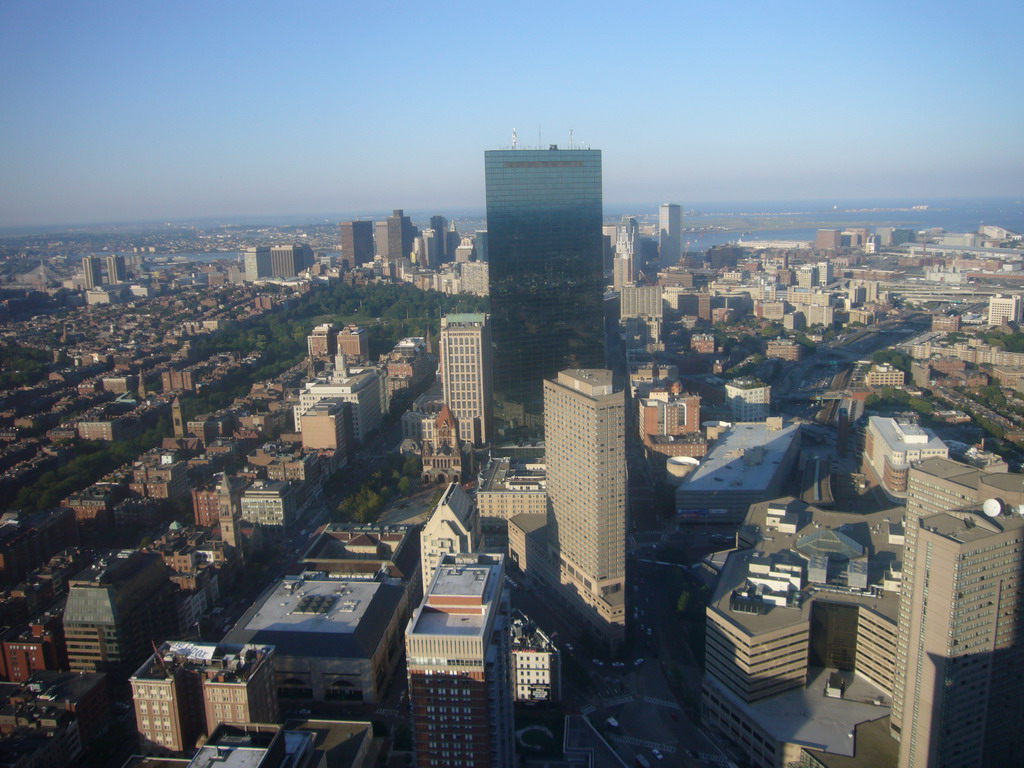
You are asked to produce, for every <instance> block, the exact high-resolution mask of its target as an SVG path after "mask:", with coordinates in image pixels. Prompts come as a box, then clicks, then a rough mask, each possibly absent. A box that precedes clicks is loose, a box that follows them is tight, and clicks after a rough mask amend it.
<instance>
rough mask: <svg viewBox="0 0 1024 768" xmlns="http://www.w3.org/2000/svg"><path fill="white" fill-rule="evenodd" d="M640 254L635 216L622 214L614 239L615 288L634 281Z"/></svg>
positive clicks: (638, 229) (619, 288) (638, 226)
mask: <svg viewBox="0 0 1024 768" xmlns="http://www.w3.org/2000/svg"><path fill="white" fill-rule="evenodd" d="M639 256H640V225H639V224H637V221H636V217H635V216H623V217H622V224H620V225H619V231H618V237H617V239H616V241H615V274H614V280H615V290H621V289H622V287H623V286H625V285H632V284H633V283H634V282H636V261H637V258H639Z"/></svg>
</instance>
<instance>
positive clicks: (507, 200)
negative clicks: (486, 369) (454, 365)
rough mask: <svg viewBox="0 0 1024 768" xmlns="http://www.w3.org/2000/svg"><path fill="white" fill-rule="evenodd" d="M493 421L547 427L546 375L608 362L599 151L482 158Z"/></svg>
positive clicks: (509, 152) (529, 429) (501, 154)
mask: <svg viewBox="0 0 1024 768" xmlns="http://www.w3.org/2000/svg"><path fill="white" fill-rule="evenodd" d="M484 165H485V172H486V181H487V232H488V251H489V261H490V299H491V328H492V330H491V338H492V340H493V343H494V393H495V418H496V420H497V422H498V425H499V428H502V429H505V430H507V429H508V428H509V427H513V428H516V427H524V428H525V430H526V431H527V432H532V433H539V429H540V427H541V424H542V414H543V410H544V397H543V382H544V379H553V378H555V377H556V376H557V375H558V372H559V371H562V370H565V369H568V368H603V367H604V325H603V323H604V320H603V314H602V297H603V295H604V275H603V273H602V264H601V259H602V253H603V243H602V233H601V217H602V208H601V152H600V150H593V149H548V150H530V149H519V150H493V151H489V152H486V153H485V155H484Z"/></svg>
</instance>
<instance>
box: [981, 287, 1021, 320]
mask: <svg viewBox="0 0 1024 768" xmlns="http://www.w3.org/2000/svg"><path fill="white" fill-rule="evenodd" d="M1022 313H1024V298H1021V296H1020V295H1019V294H1016V295H1013V296H1003V295H1002V294H1000V295H999V296H992V297H991V298H989V300H988V324H989V325H990V326H998V325H1003V324H1004V323H1019V322H1020V321H1021V317H1022Z"/></svg>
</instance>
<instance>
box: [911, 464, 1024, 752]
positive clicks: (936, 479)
mask: <svg viewBox="0 0 1024 768" xmlns="http://www.w3.org/2000/svg"><path fill="white" fill-rule="evenodd" d="M1021 480H1022V477H1021V475H1018V474H1010V473H1007V472H992V471H986V470H983V469H977V468H975V467H971V466H968V465H966V464H961V463H959V462H956V461H952V460H950V459H945V458H931V459H926V460H924V461H921V462H918V463H916V464H914V465H913V466H912V467H911V468H910V471H909V473H908V479H907V511H906V516H905V518H904V538H905V542H906V544H905V546H904V554H903V568H902V575H903V588H902V589H901V591H900V606H899V635H898V642H897V646H896V664H895V673H894V682H895V685H894V689H893V706H892V732H893V735H894V736H896V737H897V738H898V739H899V740H900V762H899V765H900V767H901V768H915V767H916V766H931V765H944V766H945V765H948V766H987V765H1017V764H1020V763H1021V762H1022V757H1024V739H1022V736H1021V735H1022V733H1024V709H1022V708H1021V707H1020V706H1019V704H1017V699H1016V697H1017V695H1018V693H1017V690H1016V688H1015V686H1019V680H1018V677H1017V675H1018V671H1017V670H1019V669H1020V668H1021V667H1022V666H1024V638H1022V637H1021V632H1022V630H1024V627H1022V620H1021V617H1020V613H1019V611H1018V610H1016V609H1010V608H1009V607H1008V606H1009V605H1010V604H1011V603H1014V604H1019V602H1020V600H1021V586H1022V582H1021V576H1022V575H1024V573H1022V572H1024V553H1022V549H1021V542H1022V541H1024V519H1022V518H1021V516H1020V515H1019V514H1017V512H1018V511H1019V509H1020V508H1021V505H1024V484H1022V482H1021ZM989 500H992V502H991V503H990V504H989V505H988V512H989V513H992V516H991V517H990V516H989V515H988V514H979V510H982V509H983V508H984V506H985V505H986V502H988V501H989ZM939 755H941V756H942V760H941V761H939Z"/></svg>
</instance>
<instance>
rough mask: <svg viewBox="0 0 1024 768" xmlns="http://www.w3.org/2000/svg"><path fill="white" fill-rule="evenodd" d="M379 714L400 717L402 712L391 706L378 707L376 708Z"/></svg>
mask: <svg viewBox="0 0 1024 768" xmlns="http://www.w3.org/2000/svg"><path fill="white" fill-rule="evenodd" d="M376 712H377V714H378V715H384V716H385V717H398V716H399V715H400V714H401V712H399V711H398V710H397V709H393V708H391V707H377V710H376Z"/></svg>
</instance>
